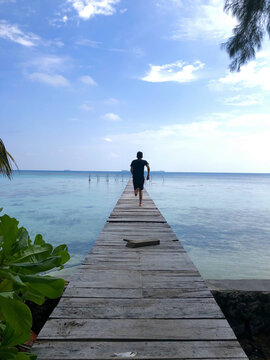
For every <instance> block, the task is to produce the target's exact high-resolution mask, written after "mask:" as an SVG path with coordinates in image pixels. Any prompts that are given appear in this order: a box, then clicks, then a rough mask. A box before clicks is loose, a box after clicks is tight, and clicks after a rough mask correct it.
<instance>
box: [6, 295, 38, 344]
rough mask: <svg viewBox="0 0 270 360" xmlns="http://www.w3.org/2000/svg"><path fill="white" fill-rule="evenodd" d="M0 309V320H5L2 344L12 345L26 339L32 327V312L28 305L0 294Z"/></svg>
mask: <svg viewBox="0 0 270 360" xmlns="http://www.w3.org/2000/svg"><path fill="white" fill-rule="evenodd" d="M0 309H1V320H3V321H5V322H6V329H5V331H4V335H3V341H2V344H3V345H5V346H13V345H18V344H22V343H23V342H25V341H27V340H28V339H29V337H30V330H31V327H32V314H31V311H30V309H29V308H28V306H27V305H25V304H24V303H23V302H21V301H19V300H14V299H6V298H4V297H3V296H1V294H0Z"/></svg>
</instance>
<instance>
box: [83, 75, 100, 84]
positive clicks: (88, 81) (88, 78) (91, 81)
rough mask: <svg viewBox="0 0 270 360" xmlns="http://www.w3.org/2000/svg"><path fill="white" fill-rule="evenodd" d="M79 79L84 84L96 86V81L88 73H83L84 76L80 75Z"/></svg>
mask: <svg viewBox="0 0 270 360" xmlns="http://www.w3.org/2000/svg"><path fill="white" fill-rule="evenodd" d="M80 81H81V82H82V83H83V84H86V85H91V86H96V85H97V83H96V82H95V80H94V79H93V78H92V77H91V76H89V75H84V76H81V77H80Z"/></svg>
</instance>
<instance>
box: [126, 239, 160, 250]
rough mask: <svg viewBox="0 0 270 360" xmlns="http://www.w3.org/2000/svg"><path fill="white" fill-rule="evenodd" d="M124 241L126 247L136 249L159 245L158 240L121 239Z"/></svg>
mask: <svg viewBox="0 0 270 360" xmlns="http://www.w3.org/2000/svg"><path fill="white" fill-rule="evenodd" d="M123 240H124V241H126V242H127V243H126V247H128V248H137V247H143V246H151V245H159V244H160V240H159V239H148V240H146V239H144V240H135V239H123Z"/></svg>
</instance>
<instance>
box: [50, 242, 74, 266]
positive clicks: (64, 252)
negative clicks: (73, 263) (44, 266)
mask: <svg viewBox="0 0 270 360" xmlns="http://www.w3.org/2000/svg"><path fill="white" fill-rule="evenodd" d="M52 255H60V256H61V258H62V261H61V264H65V263H66V262H67V261H68V260H69V259H70V255H69V253H68V247H67V245H65V244H63V245H59V246H57V247H56V248H55V249H54V250H53V252H52Z"/></svg>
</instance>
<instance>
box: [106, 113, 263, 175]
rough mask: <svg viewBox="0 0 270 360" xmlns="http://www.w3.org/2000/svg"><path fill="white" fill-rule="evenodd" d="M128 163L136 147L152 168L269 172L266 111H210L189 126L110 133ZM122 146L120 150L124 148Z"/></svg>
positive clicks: (123, 162) (120, 165)
mask: <svg viewBox="0 0 270 360" xmlns="http://www.w3.org/2000/svg"><path fill="white" fill-rule="evenodd" d="M109 137H110V138H111V139H112V141H113V142H112V146H113V148H112V151H114V152H116V153H121V154H122V155H121V158H122V159H121V163H119V167H120V168H123V165H122V164H125V163H126V164H128V161H129V160H130V156H131V154H136V151H138V149H141V150H142V151H143V153H144V155H145V158H146V159H147V160H148V161H149V162H150V166H151V168H152V169H153V170H161V169H162V170H166V171H221V172H222V171H228V172H230V171H231V172H249V171H251V172H256V171H258V172H269V168H270V158H269V153H270V142H269V138H270V119H269V114H267V113H265V114H261V113H248V114H243V115H241V116H235V115H233V114H212V115H208V116H207V119H206V120H205V118H201V119H198V121H194V122H192V123H188V124H181V123H180V124H171V125H166V126H162V127H160V128H158V129H156V130H147V131H142V132H134V133H122V134H119V135H113V134H111V135H109ZM123 149H125V150H124V151H123Z"/></svg>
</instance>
